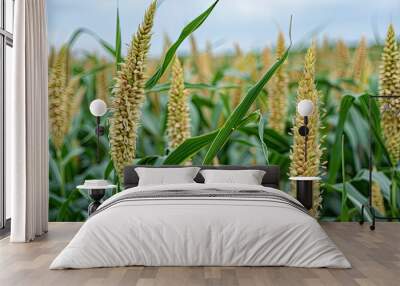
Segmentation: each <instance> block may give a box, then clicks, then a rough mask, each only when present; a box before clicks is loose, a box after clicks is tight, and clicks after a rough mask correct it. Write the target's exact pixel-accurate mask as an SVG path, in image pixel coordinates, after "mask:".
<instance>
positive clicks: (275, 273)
mask: <svg viewBox="0 0 400 286" xmlns="http://www.w3.org/2000/svg"><path fill="white" fill-rule="evenodd" d="M80 226H81V223H50V228H49V229H50V230H49V233H48V234H47V235H45V236H43V237H42V238H40V239H38V240H36V241H34V242H32V243H27V244H11V243H9V241H8V238H5V239H3V240H0V285H1V286H9V285H10V286H17V285H29V286H35V285H40V286H42V285H43V286H44V285H52V286H62V285H68V286H75V285H84V286H88V285H96V286H99V285H136V286H156V285H157V286H163V285H165V286H181V285H193V286H197V285H198V286H216V285H226V286H264V285H329V286H330V285H349V286H351V285H361V286H370V285H382V286H383V285H384V286H390V285H396V286H397V285H400V224H399V223H378V224H377V229H376V231H375V232H372V231H370V230H369V229H368V225H367V224H366V225H363V226H359V225H358V224H357V223H322V226H323V228H324V229H325V230H326V231H327V233H328V234H329V236H330V237H331V238H332V240H333V241H335V243H336V244H337V245H338V247H339V248H340V249H341V250H342V251H343V252H344V254H345V255H346V257H347V258H348V259H349V260H350V262H351V263H352V266H353V268H352V269H348V270H343V269H305V268H289V267H123V268H102V269H87V270H57V271H55V270H53V271H50V270H48V267H49V264H50V263H51V261H52V260H53V259H54V257H55V256H56V255H57V254H58V253H59V252H60V251H61V250H62V248H63V247H64V246H65V245H66V244H67V243H68V241H69V240H70V239H71V238H72V237H73V235H74V234H75V233H76V232H77V230H78V229H79V228H80Z"/></svg>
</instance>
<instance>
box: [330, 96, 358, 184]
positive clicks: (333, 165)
mask: <svg viewBox="0 0 400 286" xmlns="http://www.w3.org/2000/svg"><path fill="white" fill-rule="evenodd" d="M354 100H355V97H354V96H352V95H346V96H344V97H343V98H342V100H341V101H340V110H339V121H338V123H337V125H336V135H335V143H334V144H333V147H332V151H331V154H335V155H334V156H331V158H330V160H329V168H328V170H329V172H328V182H329V183H330V184H333V183H334V182H335V181H336V177H337V174H338V171H339V168H340V161H341V157H340V156H337V154H340V149H341V138H342V135H343V130H344V124H345V122H346V118H347V113H348V112H349V109H350V107H351V106H352V105H353V102H354Z"/></svg>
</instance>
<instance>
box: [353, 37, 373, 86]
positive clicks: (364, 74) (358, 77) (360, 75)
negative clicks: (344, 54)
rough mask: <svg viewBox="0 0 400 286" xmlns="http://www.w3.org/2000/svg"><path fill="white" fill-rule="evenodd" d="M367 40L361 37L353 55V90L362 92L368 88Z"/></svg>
mask: <svg viewBox="0 0 400 286" xmlns="http://www.w3.org/2000/svg"><path fill="white" fill-rule="evenodd" d="M370 72H371V70H370V64H369V59H368V47H367V40H366V39H365V37H362V38H361V40H360V43H359V44H358V47H357V49H356V52H355V55H354V65H353V80H354V82H355V84H356V86H355V88H353V90H354V91H355V92H362V91H364V90H365V89H366V88H367V87H368V80H369V75H370Z"/></svg>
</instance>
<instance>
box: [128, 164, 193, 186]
mask: <svg viewBox="0 0 400 286" xmlns="http://www.w3.org/2000/svg"><path fill="white" fill-rule="evenodd" d="M199 170H200V168H198V167H183V168H146V167H137V168H135V171H136V173H137V174H138V176H139V186H149V185H170V184H187V183H195V181H194V178H195V177H196V175H197V173H198V172H199Z"/></svg>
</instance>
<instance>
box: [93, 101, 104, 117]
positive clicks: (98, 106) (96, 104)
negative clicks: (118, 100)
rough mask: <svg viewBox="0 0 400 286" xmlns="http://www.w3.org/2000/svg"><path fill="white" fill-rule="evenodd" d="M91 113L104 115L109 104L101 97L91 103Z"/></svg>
mask: <svg viewBox="0 0 400 286" xmlns="http://www.w3.org/2000/svg"><path fill="white" fill-rule="evenodd" d="M89 109H90V113H92V114H93V115H94V116H103V115H104V114H106V112H107V105H106V103H105V102H104V101H103V100H101V99H95V100H93V101H92V102H91V103H90V106H89Z"/></svg>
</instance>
